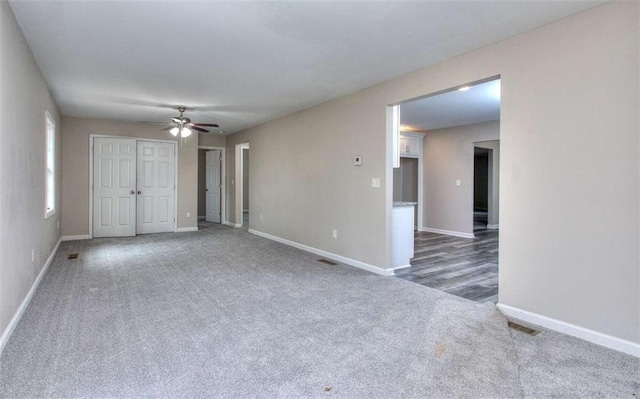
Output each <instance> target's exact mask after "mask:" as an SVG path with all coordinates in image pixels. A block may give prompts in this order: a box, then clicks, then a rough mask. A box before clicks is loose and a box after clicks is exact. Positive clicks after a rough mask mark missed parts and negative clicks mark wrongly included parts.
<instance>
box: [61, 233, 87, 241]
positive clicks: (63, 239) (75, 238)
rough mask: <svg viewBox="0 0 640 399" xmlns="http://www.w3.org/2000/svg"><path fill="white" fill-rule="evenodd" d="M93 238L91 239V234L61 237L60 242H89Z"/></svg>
mask: <svg viewBox="0 0 640 399" xmlns="http://www.w3.org/2000/svg"><path fill="white" fill-rule="evenodd" d="M90 238H91V237H89V234H82V235H79V236H62V237H60V240H62V241H76V240H88V239H90Z"/></svg>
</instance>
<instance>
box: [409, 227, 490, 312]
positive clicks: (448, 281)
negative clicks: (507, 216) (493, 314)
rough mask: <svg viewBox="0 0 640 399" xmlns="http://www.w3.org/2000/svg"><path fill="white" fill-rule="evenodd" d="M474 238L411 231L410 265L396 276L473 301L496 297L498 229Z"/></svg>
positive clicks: (480, 233)
mask: <svg viewBox="0 0 640 399" xmlns="http://www.w3.org/2000/svg"><path fill="white" fill-rule="evenodd" d="M474 234H475V236H476V238H458V237H452V236H447V235H442V234H435V233H427V232H424V231H416V232H415V240H414V241H415V250H414V252H415V255H414V257H413V259H411V267H409V268H406V269H400V270H397V271H396V276H397V277H400V278H403V279H405V280H409V281H413V282H416V283H418V284H422V285H426V286H427V287H431V288H435V289H438V290H441V291H445V292H448V293H450V294H453V295H457V296H460V297H463V298H466V299H470V300H472V301H476V302H493V303H496V302H497V301H498V230H486V229H478V230H475V231H474Z"/></svg>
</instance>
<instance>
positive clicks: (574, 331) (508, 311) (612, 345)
mask: <svg viewBox="0 0 640 399" xmlns="http://www.w3.org/2000/svg"><path fill="white" fill-rule="evenodd" d="M496 306H497V307H498V309H500V311H501V312H502V314H504V315H505V316H508V317H513V318H515V319H519V320H522V321H525V322H528V323H532V324H536V325H539V326H541V327H545V328H548V329H550V330H554V331H558V332H561V333H563V334H567V335H571V336H573V337H577V338H580V339H584V340H585V341H589V342H592V343H594V344H597V345H601V346H604V347H606V348H609V349H613V350H616V351H619V352H623V353H626V354H629V355H632V356H635V357H640V344H639V343H635V342H631V341H627V340H624V339H620V338H616V337H613V336H611V335H607V334H603V333H600V332H597V331H594V330H589V329H588V328H584V327H580V326H576V325H574V324H569V323H566V322H564V321H560V320H557V319H552V318H551V317H547V316H542V315H539V314H537V313H532V312H528V311H526V310H522V309H518V308H514V307H513V306H509V305H504V304H502V303H498V304H497V305H496Z"/></svg>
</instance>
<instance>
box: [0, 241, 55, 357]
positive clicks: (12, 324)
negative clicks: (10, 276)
mask: <svg viewBox="0 0 640 399" xmlns="http://www.w3.org/2000/svg"><path fill="white" fill-rule="evenodd" d="M61 242H62V237H60V239H59V240H58V242H57V243H56V246H55V247H54V248H53V251H51V254H50V255H49V257H48V258H47V261H46V262H45V263H44V266H43V267H42V270H40V273H39V274H38V277H36V279H35V281H34V282H33V284H32V285H31V289H30V290H29V292H27V295H26V296H25V297H24V299H23V300H22V303H21V304H20V306H19V307H18V310H17V311H16V313H15V314H14V315H13V317H12V318H11V321H9V324H8V325H7V328H5V329H4V332H3V333H2V336H0V354H2V351H3V350H4V347H5V346H6V345H7V342H9V337H11V334H12V333H13V330H14V329H15V328H16V326H17V325H18V322H19V321H20V318H21V317H22V315H23V314H24V311H25V310H26V309H27V306H29V302H31V298H33V294H34V293H35V292H36V289H37V288H38V285H40V281H42V277H44V275H45V273H46V272H47V269H49V265H51V262H52V261H53V257H54V256H56V253H57V252H58V248H60V243H61Z"/></svg>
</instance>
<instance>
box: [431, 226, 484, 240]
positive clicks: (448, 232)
mask: <svg viewBox="0 0 640 399" xmlns="http://www.w3.org/2000/svg"><path fill="white" fill-rule="evenodd" d="M419 230H420V231H426V232H429V233H438V234H446V235H448V236H454V237H462V238H476V236H475V235H473V233H463V232H460V231H451V230H440V229H432V228H431V227H420V229H419Z"/></svg>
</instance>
